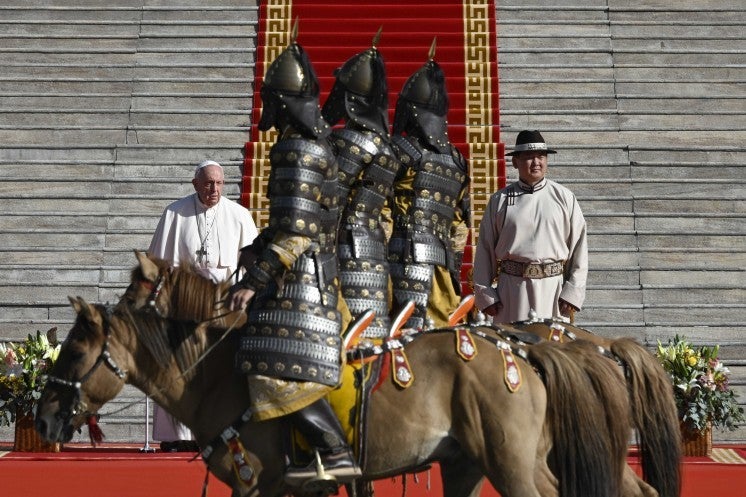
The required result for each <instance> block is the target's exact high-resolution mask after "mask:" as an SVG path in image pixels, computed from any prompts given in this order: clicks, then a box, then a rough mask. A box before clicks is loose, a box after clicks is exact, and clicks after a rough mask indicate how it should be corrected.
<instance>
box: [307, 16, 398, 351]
mask: <svg viewBox="0 0 746 497" xmlns="http://www.w3.org/2000/svg"><path fill="white" fill-rule="evenodd" d="M380 33H381V31H380V30H379V31H378V33H377V34H376V36H375V37H374V40H373V44H372V47H371V48H369V49H367V50H365V51H363V52H361V53H358V54H356V55H354V56H353V57H351V58H350V59H349V60H347V61H346V62H345V63H344V64H343V65H342V67H341V68H339V69H338V70H337V71H336V81H335V84H334V87H333V88H332V90H331V92H330V94H329V97H328V98H327V100H326V102H325V103H324V106H323V108H322V110H321V112H322V115H323V117H324V119H326V121H327V122H328V123H329V124H330V125H332V126H333V125H335V124H337V123H338V122H339V121H341V120H344V122H345V126H344V128H340V129H337V130H335V131H333V132H332V136H331V142H332V144H333V147H334V151H335V154H336V156H337V164H338V167H339V178H340V182H339V187H340V208H341V209H342V217H341V220H340V228H339V236H338V242H337V253H338V257H339V271H340V284H341V286H342V295H343V296H344V300H345V301H346V302H347V305H348V307H349V309H350V312H351V313H352V316H353V317H358V316H359V315H361V314H362V313H364V312H365V311H366V310H368V309H372V310H373V311H374V312H375V313H376V317H375V320H374V322H373V323H371V324H370V325H369V326H368V328H367V329H366V331H365V333H364V335H363V336H364V337H366V338H372V339H377V338H383V337H385V336H387V335H388V332H389V324H390V320H389V310H390V308H391V290H390V279H389V266H388V261H387V249H386V243H387V236H386V233H385V230H384V227H383V225H382V222H381V221H382V214H383V213H384V209H390V202H391V200H392V193H393V183H394V179H395V178H396V175H397V171H398V169H399V166H400V165H399V161H398V160H397V159H396V156H395V155H394V152H393V150H392V148H391V144H390V138H389V120H388V87H387V83H386V69H385V65H384V61H383V57H382V56H381V54H380V52H379V51H378V49H377V48H376V44H377V42H378V39H379V37H380Z"/></svg>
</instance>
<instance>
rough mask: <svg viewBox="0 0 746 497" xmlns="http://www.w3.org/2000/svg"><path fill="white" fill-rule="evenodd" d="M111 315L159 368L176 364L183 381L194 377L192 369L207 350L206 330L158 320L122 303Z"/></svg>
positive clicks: (192, 325)
mask: <svg viewBox="0 0 746 497" xmlns="http://www.w3.org/2000/svg"><path fill="white" fill-rule="evenodd" d="M114 315H115V316H116V317H118V318H119V320H120V321H121V322H122V323H123V324H124V325H125V326H126V327H127V328H128V329H129V331H130V332H131V333H133V334H134V335H135V336H136V337H137V338H138V340H139V342H140V343H142V344H143V346H144V347H145V348H146V349H147V350H148V352H150V354H151V355H152V356H153V359H155V362H156V363H157V364H158V366H159V367H160V368H161V369H164V370H165V369H167V368H168V367H169V365H170V363H171V360H172V359H174V360H175V361H176V365H177V366H178V368H179V371H180V372H181V373H182V374H184V377H185V379H187V380H190V379H192V378H193V377H194V374H195V372H196V369H195V368H193V367H192V366H193V365H194V364H195V363H196V362H197V361H198V360H199V358H200V357H201V356H202V355H203V354H204V351H205V350H206V348H207V341H208V340H207V328H206V326H204V325H201V324H197V323H195V322H190V321H174V320H170V319H167V318H162V317H160V316H158V315H157V314H156V313H154V312H149V311H147V310H132V309H130V308H129V307H128V306H127V305H126V304H124V305H119V306H117V307H116V308H115V311H114Z"/></svg>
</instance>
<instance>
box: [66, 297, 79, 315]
mask: <svg viewBox="0 0 746 497" xmlns="http://www.w3.org/2000/svg"><path fill="white" fill-rule="evenodd" d="M67 299H68V300H69V301H70V305H71V306H73V310H74V311H75V314H80V311H81V310H82V305H81V303H80V297H70V296H69V295H68V296H67Z"/></svg>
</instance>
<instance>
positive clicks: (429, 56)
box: [427, 36, 438, 60]
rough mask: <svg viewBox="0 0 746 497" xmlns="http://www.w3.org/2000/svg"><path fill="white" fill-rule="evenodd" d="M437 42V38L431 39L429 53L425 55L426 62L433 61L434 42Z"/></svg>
mask: <svg viewBox="0 0 746 497" xmlns="http://www.w3.org/2000/svg"><path fill="white" fill-rule="evenodd" d="M437 41H438V37H437V36H435V37H433V42H432V43H431V44H430V51H429V52H428V54H427V60H434V59H435V47H436V42H437Z"/></svg>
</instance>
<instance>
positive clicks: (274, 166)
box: [236, 35, 342, 386]
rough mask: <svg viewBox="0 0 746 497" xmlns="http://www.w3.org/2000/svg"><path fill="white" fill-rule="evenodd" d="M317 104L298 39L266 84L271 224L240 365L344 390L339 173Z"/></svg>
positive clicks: (261, 245)
mask: <svg viewBox="0 0 746 497" xmlns="http://www.w3.org/2000/svg"><path fill="white" fill-rule="evenodd" d="M294 36H295V35H293V37H294ZM318 96H319V86H318V81H317V79H316V75H315V73H314V71H313V68H312V66H311V63H310V61H309V60H308V57H307V56H306V54H305V52H304V51H303V49H302V48H301V47H300V45H298V44H297V43H295V42H294V41H293V42H292V43H291V44H290V45H289V46H288V47H287V48H286V49H285V50H284V51H283V52H282V53H281V54H280V55H279V56H278V57H277V58H276V59H275V61H274V62H273V63H272V64H271V65H270V67H269V68H268V69H267V74H266V76H265V78H264V82H263V85H262V101H263V104H264V106H263V110H262V118H261V119H260V122H259V127H260V129H263V130H264V129H269V128H270V127H275V128H276V129H277V131H278V132H279V134H280V138H279V139H278V141H277V143H275V145H274V146H273V147H272V148H271V150H270V153H269V159H270V177H269V188H268V190H267V197H268V198H269V225H268V226H267V227H266V228H265V229H264V230H263V231H262V233H261V234H260V236H259V237H258V238H257V240H256V241H255V243H254V244H253V245H252V247H251V248H252V252H254V253H255V254H256V260H255V262H254V264H253V265H252V266H250V267H249V268H247V271H246V275H245V276H244V279H243V280H242V281H241V284H242V285H243V286H244V287H245V288H249V289H252V290H254V291H255V292H256V294H255V296H254V298H253V300H252V302H251V305H250V307H249V310H248V320H247V324H246V326H245V327H244V333H243V335H242V337H241V340H240V346H239V350H238V353H237V354H236V367H237V369H238V370H240V371H242V372H244V373H246V374H249V375H260V376H266V377H271V378H281V379H291V380H305V381H310V382H315V383H321V384H324V385H330V386H336V385H337V384H338V383H339V381H340V363H341V348H342V341H341V327H342V318H341V315H340V312H339V311H338V310H337V300H338V298H339V297H338V296H339V283H338V268H337V258H336V253H335V252H336V245H337V244H336V235H337V226H338V224H337V223H338V219H339V208H338V187H337V183H338V173H337V162H336V159H335V157H334V153H333V151H332V147H331V144H330V143H329V141H328V136H329V134H330V132H331V129H330V128H329V126H328V124H327V123H326V122H325V121H324V120H323V119H322V117H321V109H320V107H319V103H318Z"/></svg>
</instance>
